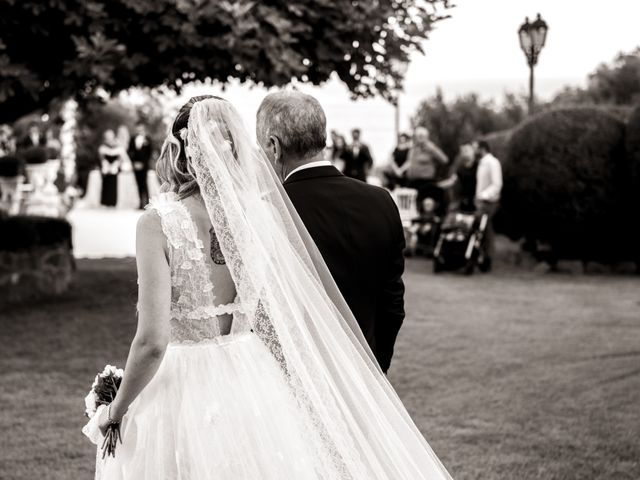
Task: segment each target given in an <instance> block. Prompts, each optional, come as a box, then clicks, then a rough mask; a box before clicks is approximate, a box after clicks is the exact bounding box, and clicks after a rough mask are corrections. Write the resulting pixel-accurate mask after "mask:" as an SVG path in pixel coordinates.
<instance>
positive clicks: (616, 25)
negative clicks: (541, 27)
mask: <svg viewBox="0 0 640 480" xmlns="http://www.w3.org/2000/svg"><path fill="white" fill-rule="evenodd" d="M454 3H455V4H456V7H455V8H453V9H451V10H450V14H451V18H449V19H447V20H443V21H442V22H439V23H438V24H437V26H436V28H435V30H434V31H433V32H432V33H431V35H430V38H429V40H427V41H426V42H425V45H424V48H425V52H426V54H425V55H424V56H423V55H421V54H415V55H413V57H412V59H411V63H410V65H409V68H408V70H407V74H406V79H405V89H404V92H403V94H402V95H401V97H400V126H401V130H406V129H408V127H409V124H410V117H411V115H412V114H413V113H414V112H415V110H416V108H417V106H418V105H419V103H420V101H421V100H422V99H424V98H425V97H428V96H430V95H433V93H435V91H436V88H437V87H441V88H442V90H443V93H444V95H445V97H446V98H448V99H453V98H455V97H456V96H459V95H462V94H465V93H470V92H477V93H479V94H480V96H481V97H482V98H484V99H495V100H496V101H499V100H500V99H501V98H502V97H503V95H504V92H505V91H509V92H514V93H520V94H526V93H527V88H528V86H527V85H528V67H527V64H526V61H525V57H524V54H523V53H522V51H521V50H520V46H519V43H518V36H517V30H518V28H519V26H520V25H521V24H522V22H523V21H524V18H525V16H529V17H530V18H531V19H533V18H535V15H536V13H538V12H539V13H541V14H542V17H543V18H544V20H545V21H546V22H547V23H548V25H549V34H548V36H547V44H546V46H545V48H544V49H543V51H542V53H541V55H540V59H539V63H538V66H537V67H536V70H535V75H536V94H537V95H538V96H539V97H540V98H542V99H549V98H551V97H552V96H553V94H554V93H555V92H557V91H558V90H560V89H561V88H562V87H563V86H565V85H573V86H578V85H584V84H585V81H586V78H587V75H588V74H589V73H590V72H592V71H593V70H594V69H595V68H597V66H598V65H599V64H600V63H602V62H605V61H606V62H608V61H611V60H612V59H613V58H614V57H615V55H616V54H617V53H618V52H620V51H630V50H632V49H633V48H635V47H636V46H640V0H607V1H606V2H605V1H602V0H599V1H596V0H454ZM211 90H212V89H211V87H207V88H188V89H187V90H186V92H185V96H191V95H193V94H196V93H203V92H205V91H208V92H210V91H211ZM214 90H216V91H217V93H220V94H222V95H223V96H224V97H225V98H227V99H228V100H230V101H231V102H232V103H234V105H236V107H237V108H238V110H240V112H241V114H242V115H243V117H244V118H245V121H246V123H247V126H248V127H249V129H250V130H253V129H254V125H255V112H256V110H257V108H258V106H259V104H260V101H261V100H262V98H264V96H265V95H266V93H267V90H266V89H263V88H259V87H254V88H249V87H247V86H243V85H237V84H231V85H229V86H228V88H227V89H226V91H224V92H222V91H221V89H214ZM300 90H302V91H305V92H307V93H310V94H312V95H314V96H316V97H317V98H318V100H320V102H321V104H322V105H323V107H324V109H325V111H326V114H327V122H328V127H329V129H337V130H338V131H340V132H341V133H343V134H345V135H348V132H349V131H350V130H351V128H353V127H360V128H362V130H363V135H364V139H365V140H366V141H368V142H369V143H370V144H371V146H372V147H373V151H374V157H375V160H376V162H377V163H381V162H384V161H386V159H387V157H388V154H389V152H390V151H391V150H392V148H393V145H394V142H395V134H394V110H393V108H392V107H391V106H390V105H389V104H388V103H387V102H385V101H384V100H382V99H379V98H377V99H370V100H359V101H352V100H350V97H349V94H348V91H347V89H346V87H344V85H343V84H342V83H341V82H340V81H339V80H335V79H334V80H331V81H329V82H328V83H327V84H325V85H323V86H320V87H315V86H308V85H302V86H301V87H300ZM180 100H181V101H182V100H183V99H182V98H181V99H180Z"/></svg>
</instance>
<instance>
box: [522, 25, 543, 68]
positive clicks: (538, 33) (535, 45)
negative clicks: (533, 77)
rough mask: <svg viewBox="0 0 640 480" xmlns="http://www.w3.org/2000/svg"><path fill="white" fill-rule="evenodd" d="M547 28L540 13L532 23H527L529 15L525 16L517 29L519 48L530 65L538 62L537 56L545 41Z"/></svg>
mask: <svg viewBox="0 0 640 480" xmlns="http://www.w3.org/2000/svg"><path fill="white" fill-rule="evenodd" d="M548 30H549V27H548V26H547V23H546V22H545V21H544V20H543V19H542V17H541V16H540V14H538V15H537V17H536V19H535V20H534V21H533V22H532V23H529V17H526V18H525V20H524V23H523V24H522V25H521V26H520V28H519V29H518V38H519V39H520V48H521V49H522V51H523V52H524V54H525V56H526V57H527V63H528V64H529V66H530V67H532V66H534V65H535V64H536V63H538V56H539V55H540V51H541V50H542V47H544V44H545V42H546V39H547V32H548Z"/></svg>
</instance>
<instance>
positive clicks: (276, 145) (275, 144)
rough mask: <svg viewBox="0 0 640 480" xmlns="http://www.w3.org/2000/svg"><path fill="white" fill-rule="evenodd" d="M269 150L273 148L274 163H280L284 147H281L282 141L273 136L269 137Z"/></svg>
mask: <svg viewBox="0 0 640 480" xmlns="http://www.w3.org/2000/svg"><path fill="white" fill-rule="evenodd" d="M269 148H271V151H272V153H273V159H274V161H275V162H276V163H280V162H281V161H282V146H281V145H280V139H278V137H274V136H273V135H271V136H270V137H269Z"/></svg>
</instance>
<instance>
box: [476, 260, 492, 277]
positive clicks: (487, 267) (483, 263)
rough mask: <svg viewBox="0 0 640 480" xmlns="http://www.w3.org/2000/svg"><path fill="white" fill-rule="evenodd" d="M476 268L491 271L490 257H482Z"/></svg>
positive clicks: (486, 271)
mask: <svg viewBox="0 0 640 480" xmlns="http://www.w3.org/2000/svg"><path fill="white" fill-rule="evenodd" d="M478 268H479V269H480V271H481V272H482V273H489V272H490V271H491V259H490V258H489V257H484V258H483V259H482V261H481V262H480V264H479V265H478Z"/></svg>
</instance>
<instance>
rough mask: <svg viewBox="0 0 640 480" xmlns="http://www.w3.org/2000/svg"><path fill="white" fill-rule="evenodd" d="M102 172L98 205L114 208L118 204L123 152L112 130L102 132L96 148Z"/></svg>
mask: <svg viewBox="0 0 640 480" xmlns="http://www.w3.org/2000/svg"><path fill="white" fill-rule="evenodd" d="M98 156H99V157H100V167H101V172H102V193H101V196H100V203H101V204H102V205H104V206H105V207H115V206H116V205H117V203H118V174H119V173H120V166H121V165H122V160H123V157H124V150H123V148H122V146H121V145H120V143H119V142H118V140H117V138H116V135H115V133H114V131H113V130H111V129H109V130H106V131H105V132H104V136H103V139H102V145H100V146H99V147H98Z"/></svg>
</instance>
